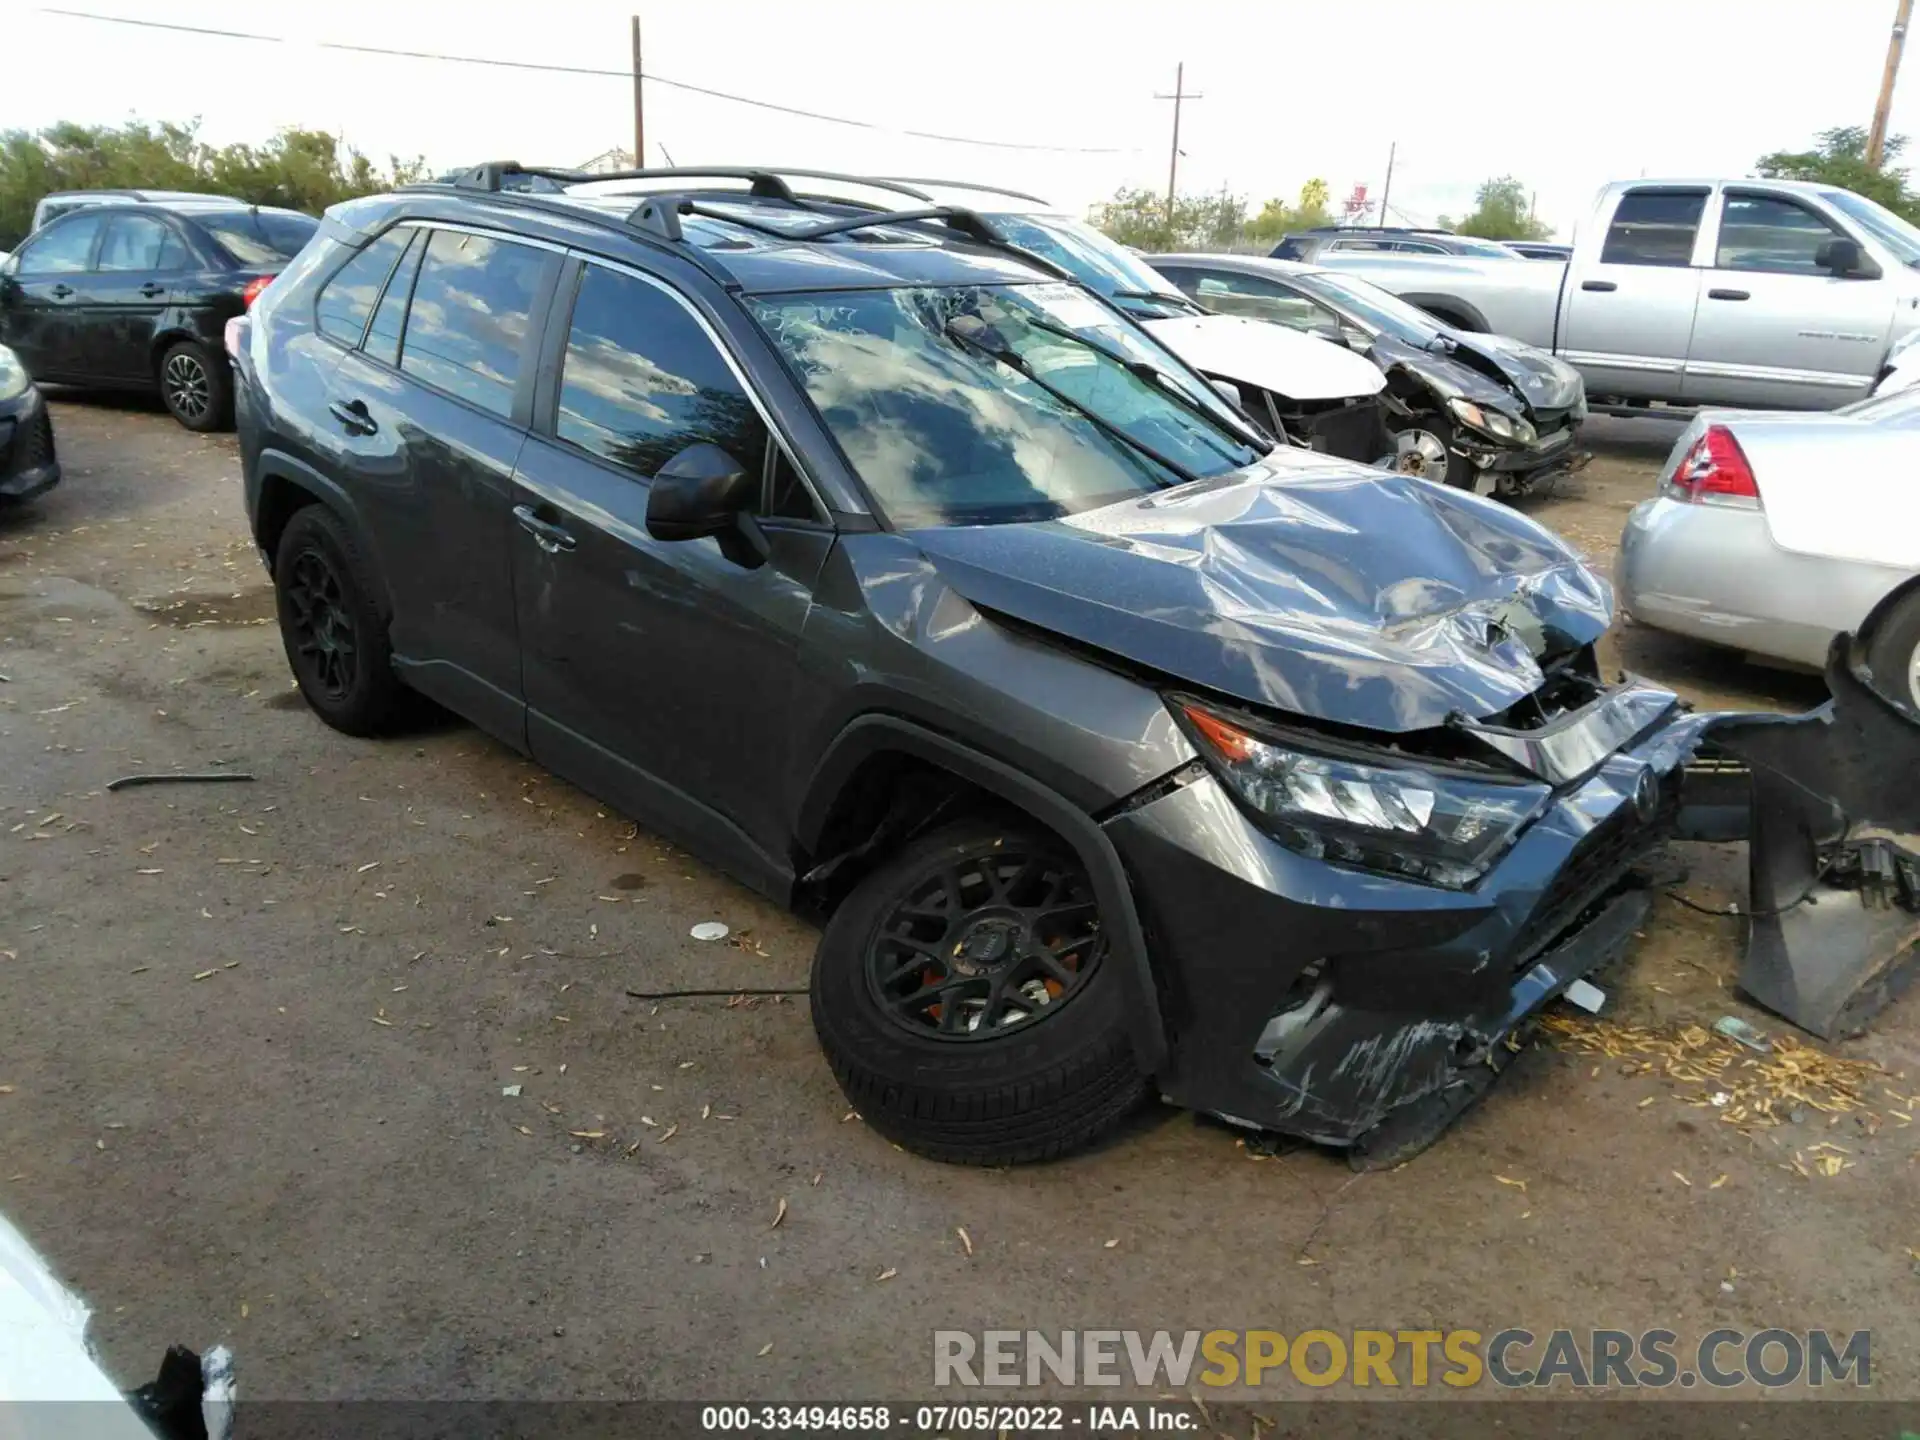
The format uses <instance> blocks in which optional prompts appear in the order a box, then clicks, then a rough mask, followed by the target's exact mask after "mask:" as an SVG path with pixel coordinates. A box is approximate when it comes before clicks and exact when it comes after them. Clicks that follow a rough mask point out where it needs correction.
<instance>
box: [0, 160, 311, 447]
mask: <svg viewBox="0 0 1920 1440" xmlns="http://www.w3.org/2000/svg"><path fill="white" fill-rule="evenodd" d="M41 206H42V208H43V209H46V208H47V207H49V206H54V207H56V213H54V214H52V216H51V218H48V219H46V220H45V221H44V223H41V224H39V225H38V226H37V227H36V228H35V229H34V231H33V232H32V233H31V234H30V235H29V236H28V237H27V239H26V240H25V241H24V242H22V244H21V246H20V248H19V249H18V250H16V251H14V253H13V254H12V255H11V256H9V257H8V258H7V259H6V261H4V262H0V345H5V346H7V347H8V348H10V349H11V350H12V351H13V353H14V355H15V356H16V357H18V359H19V362H20V363H21V364H22V365H24V366H25V367H26V369H27V371H28V372H29V373H30V374H31V375H32V377H33V379H34V380H35V381H37V382H42V383H60V384H72V385H84V386H90V387H95V388H114V389H137V390H150V391H154V392H157V393H158V394H159V396H160V398H161V400H162V401H163V402H164V403H165V404H166V407H167V409H168V410H169V411H170V412H171V413H172V415H173V417H174V418H175V419H176V420H178V421H179V422H180V423H181V424H182V425H185V426H186V427H187V428H188V429H190V430H216V429H220V428H222V427H223V426H226V425H228V424H230V423H231V419H232V378H231V372H230V370H229V368H228V364H227V360H226V356H225V355H224V354H223V352H222V349H221V340H220V336H221V331H222V329H223V327H224V326H225V324H226V322H227V320H228V319H229V318H230V317H232V316H234V315H238V314H241V313H242V312H244V311H245V309H246V308H247V306H248V305H250V304H251V303H252V302H253V300H254V299H255V298H256V297H257V296H258V295H259V294H260V292H261V291H262V290H264V289H265V288H266V286H267V285H268V284H269V283H270V282H271V281H272V280H273V277H274V276H276V275H277V274H279V273H280V271H281V270H282V269H284V268H285V267H286V265H287V262H288V261H290V260H291V259H292V258H293V257H294V256H295V255H297V254H298V253H299V252H300V249H301V247H302V246H303V245H305V244H306V242H307V240H308V239H309V238H311V237H312V235H313V233H314V230H315V228H316V227H317V225H318V223H319V222H318V221H316V220H314V219H313V217H312V216H309V215H303V214H300V213H299V212H298V211H293V210H280V209H273V208H270V207H266V206H258V205H246V204H243V203H242V202H240V201H236V200H228V199H223V198H220V197H201V196H186V195H181V196H175V197H171V198H167V199H164V200H161V199H127V198H122V197H121V196H119V195H99V194H95V195H91V196H88V197H86V198H85V200H84V203H82V200H81V198H80V197H76V196H66V197H48V199H47V200H43V201H42V202H41Z"/></svg>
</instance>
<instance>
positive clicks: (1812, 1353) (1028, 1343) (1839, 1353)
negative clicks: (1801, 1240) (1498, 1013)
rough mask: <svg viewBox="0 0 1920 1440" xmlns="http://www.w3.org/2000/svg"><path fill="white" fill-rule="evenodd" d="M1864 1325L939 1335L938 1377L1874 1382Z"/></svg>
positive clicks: (1016, 1382) (1242, 1382)
mask: <svg viewBox="0 0 1920 1440" xmlns="http://www.w3.org/2000/svg"><path fill="white" fill-rule="evenodd" d="M1872 1352H1873V1336H1872V1332H1871V1331H1867V1330H1854V1331H1849V1332H1846V1333H1839V1332H1833V1331H1827V1330H1782V1329H1769V1330H1755V1331H1745V1330H1711V1331H1708V1332H1707V1333H1706V1334H1705V1335H1702V1336H1701V1337H1700V1338H1699V1339H1698V1340H1696V1341H1692V1342H1684V1341H1682V1340H1681V1338H1680V1336H1679V1335H1677V1334H1676V1333H1675V1332H1674V1331H1671V1330H1644V1331H1640V1332H1638V1333H1634V1332H1632V1331H1627V1330H1554V1331H1550V1332H1548V1333H1547V1334H1545V1335H1536V1334H1534V1332H1532V1331H1531V1330H1524V1329H1518V1328H1513V1329H1506V1330H1496V1331H1492V1332H1491V1333H1483V1332H1481V1331H1478V1330H1351V1331H1335V1330H1303V1331H1300V1332H1298V1333H1296V1334H1293V1335H1288V1334H1285V1333H1283V1332H1281V1331H1278V1330H1208V1331H1204V1332H1203V1331H1199V1330H1185V1331H1180V1332H1178V1333H1175V1332H1170V1331H1166V1330H1154V1331H1145V1330H1059V1331H1051V1332H1049V1331H1040V1330H982V1331H977V1332H976V1331H969V1330H936V1331H935V1332H934V1336H933V1383H934V1384H935V1385H936V1386H941V1387H946V1386H961V1387H978V1386H988V1387H996V1388H998V1387H1007V1388H1013V1387H1020V1386H1060V1385H1066V1386H1083V1385H1098V1386H1117V1385H1129V1384H1130V1385H1132V1386H1134V1387H1136V1388H1138V1389H1142V1390H1146V1389H1154V1388H1168V1387H1171V1388H1173V1389H1176V1390H1185V1389H1186V1388H1187V1387H1188V1385H1189V1384H1200V1385H1209V1386H1216V1387H1227V1386H1248V1387H1260V1386H1269V1387H1272V1386H1283V1385H1304V1386H1308V1387H1312V1388H1324V1387H1326V1386H1330V1385H1342V1384H1344V1385H1351V1386H1355V1387H1358V1388H1362V1389H1365V1388H1370V1387H1387V1386H1401V1387H1412V1388H1419V1387H1423V1386H1429V1385H1445V1386H1451V1387H1453V1388H1455V1389H1466V1388H1470V1387H1473V1386H1481V1385H1494V1386H1499V1387H1503V1388H1506V1389H1529V1388H1531V1389H1546V1388H1553V1387H1556V1386H1566V1387H1570V1388H1574V1389H1582V1390H1585V1389H1609V1390H1637V1389H1664V1388H1667V1387H1670V1386H1677V1387H1679V1388H1682V1389H1691V1388H1695V1387H1698V1386H1707V1387H1710V1388H1713V1389H1720V1390H1725V1389H1732V1388H1734V1387H1737V1386H1747V1385H1751V1386H1759V1387H1762V1388H1766V1389H1780V1388H1782V1387H1785V1386H1789V1385H1803V1386H1808V1387H1812V1388H1819V1387H1822V1386H1826V1385H1851V1386H1855V1387H1864V1386H1866V1385H1869V1384H1871V1383H1872V1375H1873V1354H1872Z"/></svg>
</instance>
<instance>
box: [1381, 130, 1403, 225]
mask: <svg viewBox="0 0 1920 1440" xmlns="http://www.w3.org/2000/svg"><path fill="white" fill-rule="evenodd" d="M1399 149H1400V142H1399V141H1398V140H1395V141H1394V142H1393V143H1391V144H1390V145H1388V146H1387V183H1386V184H1384V185H1382V186H1381V187H1380V223H1381V224H1382V225H1385V224H1386V223H1387V197H1388V196H1389V195H1391V194H1392V193H1393V157H1394V155H1395V154H1396V153H1397V152H1398V151H1399Z"/></svg>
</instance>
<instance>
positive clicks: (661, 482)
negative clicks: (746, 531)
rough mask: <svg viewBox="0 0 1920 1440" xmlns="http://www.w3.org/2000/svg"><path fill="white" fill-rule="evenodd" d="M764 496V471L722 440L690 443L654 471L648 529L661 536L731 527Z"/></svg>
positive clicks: (685, 536) (683, 536)
mask: <svg viewBox="0 0 1920 1440" xmlns="http://www.w3.org/2000/svg"><path fill="white" fill-rule="evenodd" d="M759 498H760V477H759V476H758V475H757V474H754V473H752V472H751V471H749V470H748V469H747V467H746V466H744V465H742V464H741V463H740V462H739V461H738V460H736V459H734V458H733V456H731V455H729V454H728V453H727V452H726V451H724V450H722V449H721V448H720V447H719V446H718V445H709V444H708V443H707V442H706V441H704V440H703V441H700V442H699V443H697V444H693V445H689V446H687V448H686V449H684V450H682V451H681V452H680V453H679V454H677V455H675V456H674V457H673V458H672V459H671V460H669V461H667V463H666V464H664V465H662V466H661V467H660V469H659V472H658V473H657V474H655V475H654V477H653V483H652V485H651V486H650V487H649V489H648V492H647V533H648V534H649V535H651V536H653V538H654V539H656V540H698V539H700V538H701V537H702V536H704V535H718V534H721V533H722V532H724V531H727V530H731V529H732V528H733V527H734V526H735V524H736V523H738V521H739V518H740V516H741V514H742V513H743V512H744V511H745V510H747V508H748V507H750V506H751V505H752V504H753V503H754V501H756V500H758V499H759Z"/></svg>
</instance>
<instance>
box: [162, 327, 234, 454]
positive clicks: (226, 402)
mask: <svg viewBox="0 0 1920 1440" xmlns="http://www.w3.org/2000/svg"><path fill="white" fill-rule="evenodd" d="M160 399H161V401H162V402H163V403H164V404H165V405H166V407H167V413H168V414H170V415H172V416H173V418H174V419H176V420H178V421H179V422H180V423H181V424H182V425H184V426H186V427H187V429H189V430H195V431H199V432H200V433H202V434H205V433H206V432H208V431H212V430H226V429H229V428H231V426H232V425H233V372H232V371H231V370H229V369H228V368H227V360H226V357H225V356H224V355H216V354H214V353H213V351H211V350H209V349H208V348H207V347H206V346H204V345H202V344H200V343H199V342H198V341H194V340H182V341H180V342H179V343H178V344H177V345H170V346H168V347H167V352H166V353H165V354H164V355H162V356H161V357H160Z"/></svg>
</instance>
